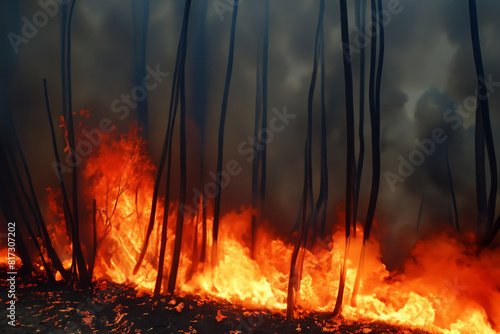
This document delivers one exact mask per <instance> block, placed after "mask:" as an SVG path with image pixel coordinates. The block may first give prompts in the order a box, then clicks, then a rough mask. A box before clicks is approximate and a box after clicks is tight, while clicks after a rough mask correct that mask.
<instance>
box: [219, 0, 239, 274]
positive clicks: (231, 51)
mask: <svg viewBox="0 0 500 334" xmlns="http://www.w3.org/2000/svg"><path fill="white" fill-rule="evenodd" d="M238 7H239V0H235V1H234V9H233V18H232V21H231V37H230V40H229V55H228V60H227V72H226V83H225V85H224V95H223V97H222V107H221V114H220V123H219V137H218V145H217V177H216V178H217V180H216V182H215V184H216V187H215V188H216V190H215V193H216V195H215V208H214V225H213V231H212V232H213V233H212V267H215V266H216V265H217V241H218V238H219V219H220V203H221V192H222V189H221V183H222V163H223V161H224V159H223V155H224V126H225V124H226V113H227V101H228V99H229V87H230V86H231V76H232V72H233V58H234V38H235V34H236V21H237V18H238Z"/></svg>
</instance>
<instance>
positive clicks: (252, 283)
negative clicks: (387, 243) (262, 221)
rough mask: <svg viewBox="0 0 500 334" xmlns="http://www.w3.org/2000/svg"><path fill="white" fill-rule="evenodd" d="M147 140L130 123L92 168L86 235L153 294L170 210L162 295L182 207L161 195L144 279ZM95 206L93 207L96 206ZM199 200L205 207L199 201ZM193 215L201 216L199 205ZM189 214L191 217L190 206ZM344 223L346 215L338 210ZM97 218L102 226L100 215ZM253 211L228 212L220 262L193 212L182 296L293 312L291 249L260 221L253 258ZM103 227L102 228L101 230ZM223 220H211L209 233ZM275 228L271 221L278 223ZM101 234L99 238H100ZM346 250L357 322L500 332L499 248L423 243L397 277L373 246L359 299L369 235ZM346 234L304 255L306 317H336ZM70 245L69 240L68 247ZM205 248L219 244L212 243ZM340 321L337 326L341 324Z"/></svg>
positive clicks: (87, 177) (106, 263) (120, 278)
mask: <svg viewBox="0 0 500 334" xmlns="http://www.w3.org/2000/svg"><path fill="white" fill-rule="evenodd" d="M146 152H147V151H146V148H145V142H144V141H143V140H142V139H141V138H140V137H139V136H138V132H137V128H135V127H132V128H131V130H130V131H129V133H128V134H125V135H121V136H118V135H117V134H111V135H104V137H103V142H102V144H100V145H99V146H98V147H96V149H95V151H94V152H93V153H92V155H91V156H90V157H89V158H88V159H87V160H86V161H85V163H84V169H83V172H82V176H83V177H84V182H83V183H84V184H85V191H84V192H85V196H84V198H85V203H86V206H87V212H89V213H90V214H89V217H88V219H87V222H89V223H86V225H85V230H86V231H87V233H86V236H85V238H87V239H88V240H91V239H92V238H93V237H95V240H96V243H95V247H94V246H92V245H93V243H92V242H86V243H84V244H85V245H86V248H85V250H84V251H85V253H86V254H87V256H88V257H89V258H91V259H95V260H90V261H89V263H90V264H89V266H92V267H93V276H94V278H95V279H106V280H110V281H113V282H115V283H118V284H129V285H133V286H135V287H136V288H137V289H138V290H139V291H142V292H143V293H152V291H153V289H154V286H155V280H156V277H157V268H158V256H159V251H160V245H159V244H160V234H161V231H160V228H159V226H160V225H161V224H160V222H161V221H162V220H163V213H164V212H167V214H168V231H167V238H168V239H167V244H166V255H165V267H164V275H163V277H164V280H163V281H164V282H163V285H164V287H163V289H162V290H163V291H166V281H167V280H168V274H169V272H170V266H171V263H172V250H173V248H174V242H175V222H176V220H177V217H176V214H177V204H176V203H169V210H167V211H164V209H165V207H164V206H165V203H164V200H162V199H160V200H159V203H158V208H157V211H156V212H157V214H156V220H155V225H154V229H153V231H152V233H151V238H150V240H149V245H150V246H149V248H148V251H147V253H146V255H145V258H144V261H143V262H142V265H141V267H140V269H139V271H138V272H136V273H135V274H134V272H133V268H134V266H135V265H136V263H137V259H138V257H139V254H140V252H141V247H142V246H143V243H144V240H145V234H146V231H147V228H148V221H149V215H150V212H151V199H152V194H153V187H154V178H153V172H154V167H153V165H152V163H151V160H150V158H149V156H148V155H147V153H146ZM58 196H59V194H57V192H55V191H52V190H51V191H50V192H49V197H48V199H49V211H50V212H49V214H48V216H49V217H51V221H50V224H49V225H50V228H49V229H50V231H51V232H52V235H51V239H52V241H53V243H54V245H55V247H56V249H57V252H58V254H59V256H60V257H61V258H62V259H64V261H63V263H64V265H65V267H66V268H70V267H71V252H70V250H71V245H70V242H69V240H68V239H67V237H65V235H66V227H65V223H64V214H63V211H62V207H61V206H60V204H58V203H60V202H58V201H57V199H58ZM94 200H95V203H96V205H95V208H94V207H93V205H92V203H93V201H94ZM200 202H201V201H200ZM191 209H192V210H191V211H190V212H191V213H193V212H194V213H196V212H199V210H194V208H191ZM187 211H188V210H187ZM339 215H340V216H341V214H339ZM93 216H95V219H94V218H93ZM251 220H252V210H251V208H247V207H242V208H239V209H238V210H233V211H232V212H230V213H228V214H226V215H225V216H224V217H222V219H221V223H220V238H219V245H218V256H217V261H216V263H217V264H216V265H215V266H213V265H212V263H213V261H212V260H213V259H212V258H211V256H212V255H211V252H210V251H207V252H206V256H205V257H202V246H203V245H202V243H203V242H202V237H203V235H204V234H203V227H202V223H201V215H200V214H187V215H186V216H185V223H184V225H185V226H184V233H183V240H182V253H181V260H180V266H179V271H178V279H177V289H176V294H177V295H178V296H181V297H186V296H198V297H199V298H201V299H202V300H205V301H210V300H222V301H225V302H229V303H231V304H234V305H242V306H244V307H246V308H248V309H249V310H268V311H269V312H276V313H278V314H284V312H285V311H286V308H287V288H288V281H289V277H288V276H289V268H290V267H289V265H290V259H291V256H292V252H293V245H290V244H289V243H287V242H285V241H283V240H280V239H278V238H276V237H274V235H273V234H272V233H271V232H268V231H270V230H271V229H269V228H266V227H265V225H262V226H261V228H260V229H259V231H258V233H257V235H258V237H257V241H256V248H255V249H256V250H257V252H256V254H255V258H254V259H252V257H251V254H250V238H249V231H250V229H251ZM92 222H93V224H95V228H93V224H92ZM212 223H213V220H212V219H210V218H208V220H207V229H208V231H207V232H208V233H207V234H208V235H210V233H211V229H212ZM268 224H271V223H270V222H269V223H268ZM93 231H95V236H93V234H94V232H93ZM357 234H358V236H357V238H351V239H350V245H349V247H348V248H347V249H348V250H349V251H348V256H347V262H346V268H347V272H346V286H345V291H346V293H345V299H344V307H343V312H342V315H343V317H345V319H347V320H349V321H382V322H384V323H388V324H393V325H405V326H410V327H413V328H420V329H424V330H428V331H432V332H438V333H481V334H483V333H496V330H495V329H494V328H496V326H497V325H498V324H499V323H500V306H499V305H500V290H499V287H500V279H499V277H500V269H498V268H500V257H499V256H498V254H495V253H494V252H493V251H490V250H487V249H485V250H483V251H482V252H481V253H479V255H477V254H476V248H475V246H473V244H472V242H469V241H467V240H468V239H472V238H467V237H466V238H465V239H467V240H458V239H457V238H456V237H454V236H452V235H451V234H450V233H442V234H439V235H435V236H433V237H431V238H429V239H427V240H421V241H419V242H418V243H417V245H416V247H415V248H414V249H413V251H412V253H411V256H410V258H409V259H408V260H407V261H406V264H405V266H404V270H402V271H401V272H389V271H388V270H387V269H386V267H385V265H384V264H383V262H382V261H381V255H380V245H379V244H378V242H377V241H375V240H373V239H370V240H369V241H368V242H367V244H366V250H365V254H364V263H363V266H362V268H363V274H362V275H361V282H360V288H359V291H358V293H357V296H356V297H355V298H352V297H351V296H352V295H353V293H352V290H353V288H354V286H355V279H356V271H357V268H358V261H359V259H360V258H361V249H362V240H363V238H362V231H361V230H358V233H357ZM344 235H345V232H344V231H343V230H342V229H339V230H337V231H334V232H332V234H331V238H328V240H331V241H330V242H324V241H322V240H321V241H318V242H317V246H316V247H314V248H312V249H311V250H305V251H304V263H303V270H302V272H301V277H297V278H296V281H297V282H300V284H298V285H297V287H298V288H297V289H298V291H297V293H296V306H297V307H296V309H295V311H294V317H295V318H298V319H302V318H305V317H307V316H308V315H309V314H314V313H317V312H326V313H331V312H333V309H334V307H335V302H336V294H337V291H338V285H339V280H340V269H339V268H341V266H342V263H343V261H344V249H346V248H345V240H346V239H345V237H344ZM60 240H68V242H67V243H66V244H65V243H62V242H61V241H60ZM205 241H206V247H207V248H208V249H211V247H212V244H211V239H210V238H208V239H207V240H205ZM332 323H333V320H332Z"/></svg>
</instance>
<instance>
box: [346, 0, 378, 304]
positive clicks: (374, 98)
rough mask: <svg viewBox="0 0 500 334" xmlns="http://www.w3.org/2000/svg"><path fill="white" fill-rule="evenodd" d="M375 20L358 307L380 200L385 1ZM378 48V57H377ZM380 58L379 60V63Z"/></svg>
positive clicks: (375, 10)
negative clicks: (368, 166) (369, 166)
mask: <svg viewBox="0 0 500 334" xmlns="http://www.w3.org/2000/svg"><path fill="white" fill-rule="evenodd" d="M371 12H372V17H373V19H374V21H375V23H376V24H375V26H376V27H378V35H379V38H378V45H377V37H376V35H377V34H375V33H372V42H371V43H372V45H371V60H370V121H371V145H372V184H371V191H370V200H369V202H368V212H367V215H366V220H365V226H364V230H363V245H362V249H361V256H360V260H359V264H358V271H357V272H356V279H355V282H354V288H353V293H352V299H351V303H353V304H355V303H356V301H355V299H356V294H357V291H358V288H359V284H360V280H361V276H362V273H363V265H364V254H365V246H366V241H367V240H368V238H369V237H370V231H371V227H372V224H373V219H374V217H375V209H376V207H377V199H378V193H379V186H380V90H381V83H382V70H383V64H384V47H385V39H384V25H383V11H382V0H377V3H376V2H375V0H372V1H371ZM377 46H378V57H377ZM377 58H378V59H377Z"/></svg>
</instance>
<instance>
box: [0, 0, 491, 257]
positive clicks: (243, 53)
mask: <svg viewBox="0 0 500 334" xmlns="http://www.w3.org/2000/svg"><path fill="white" fill-rule="evenodd" d="M42 2H43V1H42ZM388 2H389V1H384V7H385V8H387V6H388ZM150 3H151V16H150V25H149V35H148V41H147V43H148V47H147V61H146V63H147V64H148V65H149V66H151V67H152V68H156V67H157V66H159V68H160V69H161V70H162V71H164V72H170V73H171V75H170V76H169V77H168V78H167V79H165V80H164V81H163V82H162V83H161V84H160V85H159V86H158V87H157V88H155V89H154V90H151V91H150V93H149V105H150V124H149V131H150V138H149V139H150V148H151V154H152V157H153V161H154V162H155V164H157V162H158V160H159V153H160V150H161V144H162V141H163V137H164V133H165V129H166V125H167V114H168V103H169V99H170V89H171V83H172V74H173V71H174V65H175V55H176V51H177V43H178V38H179V33H180V26H181V20H182V10H183V1H177V0H175V1H174V0H169V1H167V0H164V1H160V0H151V2H150ZM220 3H227V1H226V0H220V1H216V0H215V1H213V0H208V7H207V24H206V27H205V28H204V29H203V30H202V31H204V33H205V36H206V42H207V44H206V47H207V55H206V56H205V57H204V58H203V59H200V56H199V52H198V51H199V43H198V42H199V35H197V32H199V31H200V27H199V20H193V21H192V22H191V24H190V27H189V29H190V35H189V40H188V64H187V73H189V75H188V76H189V78H188V79H187V91H188V113H189V116H190V118H191V120H190V121H188V124H189V125H190V126H189V134H188V135H189V136H190V137H189V145H190V146H189V148H188V149H189V150H190V154H189V156H190V160H189V162H188V164H189V166H188V168H189V170H190V172H189V173H190V176H191V178H190V180H191V181H190V184H189V186H188V189H192V188H193V187H194V186H196V185H197V182H198V181H197V180H198V179H197V176H198V175H199V172H198V168H199V167H198V158H197V154H198V148H199V129H198V128H197V125H196V124H197V121H196V120H197V119H196V118H195V115H196V110H195V108H196V104H195V103H194V102H193V101H195V100H196V97H195V96H193V91H194V89H191V88H192V87H193V85H194V83H196V82H197V80H201V77H199V76H198V74H197V73H196V71H195V69H196V68H197V67H196V66H195V64H196V63H197V62H201V63H204V64H206V66H207V68H208V70H207V75H206V77H205V79H206V80H207V85H206V96H207V98H206V101H205V105H206V108H207V115H206V119H205V121H204V122H203V125H204V127H205V148H206V156H207V161H206V168H207V172H209V171H215V170H216V154H217V153H216V152H217V150H216V143H217V141H216V139H217V131H218V121H219V115H220V106H221V102H222V91H223V87H224V79H225V74H226V66H227V53H228V42H229V30H230V25H231V14H232V12H231V11H226V12H224V13H221V12H218V11H217V5H219V4H220ZM0 6H1V7H0V9H1V10H0V12H1V13H2V14H0V15H2V20H1V22H2V23H1V25H2V26H1V27H2V28H1V32H2V35H3V36H4V37H2V52H1V59H2V63H1V65H0V66H1V71H2V73H1V77H2V79H1V80H2V88H3V90H2V101H3V103H5V101H7V99H8V103H9V105H10V108H11V110H12V112H13V114H14V120H15V127H16V131H18V134H19V135H20V138H21V144H22V146H23V148H24V149H25V153H26V155H27V156H28V163H29V165H30V167H31V169H33V170H36V172H34V173H35V174H36V176H37V177H36V178H35V186H36V188H37V190H38V193H39V194H40V197H43V194H44V191H43V190H44V189H45V188H46V187H47V186H54V185H55V184H56V176H55V174H54V173H53V172H52V170H51V168H50V164H51V162H52V160H53V153H52V150H51V146H50V131H49V124H48V122H47V119H46V114H45V108H44V100H43V89H42V78H47V80H48V83H49V88H50V98H51V102H52V104H53V113H54V114H56V113H60V110H61V108H60V105H61V104H60V100H61V93H60V89H61V87H60V82H59V81H60V79H59V76H60V68H59V66H60V57H59V29H60V27H59V25H60V15H59V14H60V11H59V13H57V14H56V15H55V17H53V18H49V19H48V23H47V24H45V25H42V26H41V27H40V28H39V29H38V32H37V33H36V34H35V35H34V36H33V37H32V38H29V39H28V41H27V42H26V43H25V44H20V45H18V47H19V52H18V53H17V54H16V53H14V51H13V49H14V48H13V47H12V45H11V43H10V42H9V39H8V33H9V32H13V33H16V34H19V35H22V31H19V30H17V29H20V28H22V27H23V24H24V23H23V21H22V18H23V17H25V18H26V19H27V20H28V21H29V22H33V18H34V15H36V13H38V12H40V11H41V10H43V9H42V7H40V5H39V4H38V3H37V2H36V1H22V2H21V1H8V2H4V3H3V4H2V5H0ZM200 6H201V1H194V2H193V12H196V10H199V9H200ZM16 7H18V8H17V9H16ZM395 8H397V11H394V13H392V14H389V15H388V21H387V24H386V26H385V32H386V50H385V51H386V58H385V63H384V73H383V78H382V96H381V101H382V110H381V122H382V173H383V175H382V180H381V189H380V197H379V206H378V209H377V216H378V217H379V220H380V225H381V227H382V228H381V229H380V231H384V232H385V236H386V241H387V242H386V245H387V249H386V250H385V252H386V256H387V257H388V258H390V254H391V253H394V252H391V250H393V247H399V246H401V244H405V245H406V246H405V247H408V245H409V244H411V243H412V242H413V241H414V240H415V239H416V237H417V236H416V220H417V212H418V206H419V203H420V198H421V196H422V194H425V200H424V208H423V216H422V230H421V233H422V234H424V235H425V234H426V233H428V232H429V231H434V230H435V229H436V228H443V227H445V226H448V225H449V205H450V195H449V188H448V181H447V174H446V165H445V160H444V152H445V146H446V145H447V146H448V149H449V156H450V164H451V170H452V175H453V180H454V183H455V188H456V195H457V200H458V204H459V217H460V219H461V222H462V223H463V224H464V225H468V226H470V227H471V228H473V227H474V226H475V221H474V220H475V182H474V150H473V147H474V146H473V143H474V142H473V140H474V126H473V123H474V113H472V114H470V116H467V113H466V109H465V107H462V108H461V109H459V113H458V114H457V113H455V112H449V113H448V114H446V115H448V117H452V116H455V117H456V116H457V115H462V116H460V117H461V119H463V122H461V124H459V125H457V126H454V125H455V124H457V123H456V122H458V121H456V120H457V118H455V121H454V122H451V121H446V120H445V119H444V118H443V116H444V115H445V113H446V112H447V110H450V108H452V107H453V105H454V104H455V103H456V104H458V105H463V103H464V101H467V97H468V96H474V94H475V85H476V79H475V71H474V61H473V55H472V47H471V39H470V30H469V19H468V6H467V1H465V0H461V1H456V0H455V1H453V0H440V1H411V0H401V1H400V4H399V5H398V6H396V7H395ZM318 11H319V1H316V0H308V1H304V0H271V7H270V37H269V38H270V47H269V72H268V76H269V91H268V96H269V101H268V109H269V113H270V117H272V115H273V114H272V112H271V110H272V109H273V108H276V109H278V110H280V111H282V110H283V108H284V107H285V106H286V108H287V111H288V113H291V114H293V115H296V118H294V119H293V120H290V124H288V125H287V126H286V127H285V128H284V130H283V131H281V132H279V133H276V134H275V137H274V140H273V141H272V142H271V143H269V150H268V187H267V190H268V193H267V196H266V198H267V203H266V205H267V216H268V218H269V219H270V220H272V221H273V222H274V224H276V225H277V226H281V227H282V229H283V230H284V231H285V230H286V231H289V230H290V228H291V226H293V223H294V221H295V218H296V215H297V212H298V206H299V202H300V196H301V188H302V183H303V181H302V177H303V149H304V145H305V135H306V112H307V94H308V88H309V84H310V80H311V72H312V64H313V55H314V35H315V30H316V25H317V20H318ZM349 11H350V25H351V38H352V39H353V38H355V37H356V32H355V31H354V1H350V7H349ZM219 14H220V15H219ZM498 14H500V3H499V2H498V1H495V0H481V1H478V15H479V22H480V34H481V43H482V51H483V60H484V67H485V72H486V76H487V77H489V76H490V75H491V77H492V79H493V81H494V82H498V81H500V65H499V63H498V61H497V57H498V55H499V54H500V43H499V38H500V37H498V36H500V21H499V20H498ZM262 23H263V1H261V0H246V1H243V2H242V3H241V5H240V9H239V17H238V25H237V31H236V49H235V60H234V72H233V80H232V85H231V91H230V96H229V107H228V116H227V120H226V139H225V151H224V154H225V155H224V158H225V161H226V162H227V161H230V160H232V159H234V160H236V161H238V163H239V164H240V166H241V167H242V169H243V172H242V173H241V174H240V175H238V176H236V177H234V178H233V179H232V180H231V183H230V185H229V186H228V187H227V188H225V189H224V190H223V202H222V207H223V212H227V211H228V210H231V209H237V208H239V207H240V206H241V205H248V204H250V200H251V183H250V182H251V169H252V166H251V163H249V162H247V161H246V158H247V156H248V155H242V154H240V153H239V152H238V149H237V148H238V146H239V145H240V144H241V143H244V142H246V141H248V137H249V136H251V135H252V134H253V118H254V108H255V85H256V81H255V77H256V64H257V56H258V52H259V49H258V47H259V40H260V38H261V36H262V35H261V33H262V30H261V29H262ZM72 43H73V49H72V53H73V57H72V71H73V73H72V74H73V97H74V102H73V105H74V109H75V110H80V109H90V110H91V112H92V117H91V119H90V121H89V122H88V123H87V124H86V125H85V126H86V127H87V128H89V129H90V128H93V127H96V126H97V124H98V122H99V120H100V119H102V118H110V119H111V120H112V122H113V124H115V125H117V126H118V127H119V129H120V131H125V130H126V129H127V126H128V123H129V121H132V120H133V119H134V118H135V115H134V113H133V112H132V113H131V115H130V117H128V118H127V119H125V120H121V119H120V118H119V117H118V114H116V113H114V112H113V111H112V108H111V103H112V102H113V101H114V100H115V99H117V98H119V97H120V96H121V94H123V93H130V92H131V90H132V88H133V86H134V83H133V80H134V73H133V62H132V52H133V48H132V11H131V5H130V1H119V0H107V1H98V0H85V1H78V3H77V5H76V8H75V14H74V21H73V33H72ZM339 44H340V29H339V9H338V1H327V3H326V10H325V50H326V66H325V70H326V94H327V100H326V103H327V112H328V116H327V123H328V124H327V129H328V163H329V172H330V184H329V187H330V201H329V220H330V221H332V222H333V221H335V220H336V219H337V214H336V208H337V207H338V205H339V203H341V201H342V200H343V198H344V191H345V190H344V189H345V107H344V106H345V105H344V82H343V67H342V51H341V48H340V47H339ZM367 51H368V52H369V47H368V48H367ZM367 58H368V57H367ZM353 70H354V75H355V91H356V100H355V105H356V106H357V87H358V80H359V79H358V77H357V76H358V73H359V55H358V54H353ZM498 87H499V85H496V88H495V87H493V90H492V94H491V96H490V107H491V117H492V125H493V133H494V139H495V144H496V147H497V148H498V147H500V146H499V145H500V135H498V134H497V133H498V132H497V131H496V130H497V129H498V128H499V125H500V118H499V116H498V113H496V112H495V111H496V110H497V108H498V107H499V106H500V93H499V92H497V91H496V89H498ZM356 108H357V107H356ZM460 111H461V113H460ZM2 112H5V110H2ZM464 115H465V117H463V116H464ZM365 116H366V119H367V120H369V114H368V110H367V111H366V114H365ZM357 118H358V116H356V119H357ZM438 128H440V129H442V130H443V131H444V135H445V136H446V138H447V139H446V140H445V142H444V143H442V144H437V145H436V148H435V151H434V152H433V153H432V154H430V155H425V159H424V162H423V164H422V165H421V166H418V167H416V168H415V171H414V172H413V173H412V174H411V175H409V176H408V177H406V178H405V180H404V182H396V183H394V184H393V186H394V187H391V186H389V184H388V183H387V182H386V178H385V176H384V173H386V172H390V173H394V174H395V175H397V174H398V167H399V165H400V162H401V160H400V157H402V158H403V159H405V160H409V159H410V156H411V154H412V152H414V151H415V150H416V149H418V147H417V146H416V144H415V140H419V141H425V140H426V139H429V138H432V132H433V131H434V130H435V129H438ZM314 130H315V133H314V139H313V140H314V147H315V148H314V152H313V164H314V180H315V182H316V183H315V188H314V189H315V195H316V196H317V192H318V191H319V183H318V182H319V166H320V165H319V164H320V156H319V153H320V151H319V131H320V109H319V82H318V85H317V94H316V96H315V109H314ZM365 136H366V139H367V140H368V138H369V128H368V127H366V131H365ZM176 137H178V136H177V135H176ZM176 140H177V139H176ZM176 143H178V141H176V142H175V143H174V145H175V144H176ZM243 145H244V144H243ZM246 147H247V146H246ZM369 151H370V147H369V145H368V146H367V148H366V152H368V154H369ZM497 151H498V150H497ZM177 152H178V151H177V149H176V150H174V154H176V153H177ZM414 154H415V153H414ZM174 156H176V155H174ZM367 159H368V160H367V161H366V163H365V166H366V167H369V165H370V157H369V155H368V156H367ZM177 165H178V163H174V166H175V167H177ZM365 171H366V172H365V173H364V178H363V183H362V189H363V190H362V196H361V204H360V210H361V213H360V218H361V219H363V218H364V216H365V214H364V212H365V211H366V208H367V201H368V194H369V190H370V189H369V185H370V178H371V174H370V171H369V169H365ZM174 173H178V171H177V170H176V169H175V170H174ZM174 175H177V174H174ZM177 187H178V184H174V188H173V189H174V190H173V191H172V194H173V196H174V197H175V196H176V194H177V192H178V191H177V190H176V189H177ZM189 196H190V193H189V192H188V198H189ZM191 196H192V192H191ZM497 211H498V210H497ZM402 239H404V240H405V241H404V242H403V241H401V240H402Z"/></svg>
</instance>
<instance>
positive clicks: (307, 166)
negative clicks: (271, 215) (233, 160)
mask: <svg viewBox="0 0 500 334" xmlns="http://www.w3.org/2000/svg"><path fill="white" fill-rule="evenodd" d="M324 11H325V1H324V0H321V1H320V8H319V18H318V26H317V28H316V38H315V50H314V62H313V71H312V76H311V83H310V86H309V96H308V104H307V134H306V144H305V149H304V186H303V190H302V199H301V209H300V212H299V217H300V224H301V228H300V233H299V239H298V241H297V243H296V244H295V247H294V249H293V252H292V258H291V263H290V275H289V278H288V294H287V319H288V320H292V319H293V310H294V308H295V300H296V294H297V292H298V291H299V289H300V281H301V277H302V273H301V271H302V264H303V257H302V258H301V260H300V261H299V263H297V259H298V257H299V252H300V250H301V249H302V248H304V247H305V246H306V244H307V238H308V230H309V228H310V223H311V218H312V217H308V213H307V212H308V203H309V200H310V198H311V196H312V121H313V117H312V116H313V98H314V89H315V86H316V79H317V73H318V62H319V61H320V52H321V48H322V46H321V44H322V43H321V37H322V30H323V18H324ZM311 204H312V203H311Z"/></svg>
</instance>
